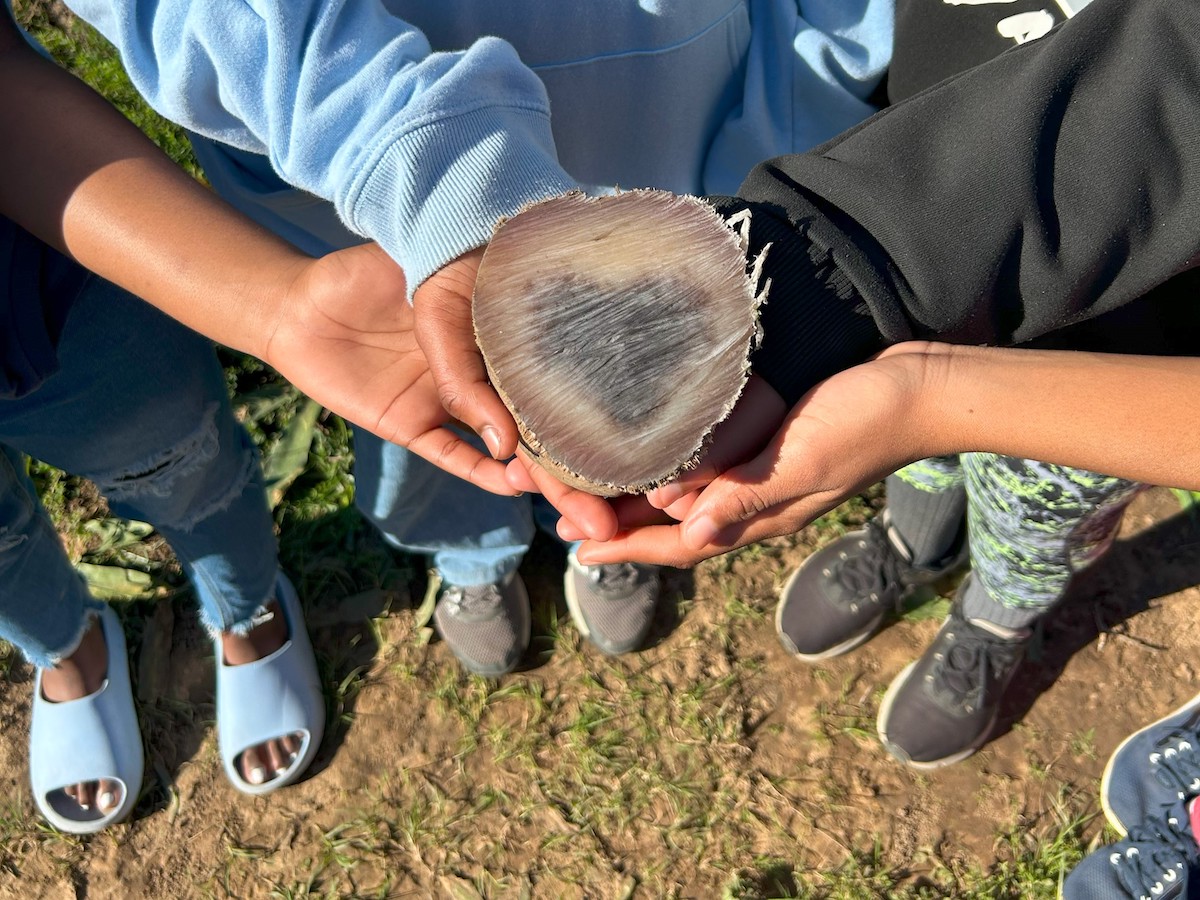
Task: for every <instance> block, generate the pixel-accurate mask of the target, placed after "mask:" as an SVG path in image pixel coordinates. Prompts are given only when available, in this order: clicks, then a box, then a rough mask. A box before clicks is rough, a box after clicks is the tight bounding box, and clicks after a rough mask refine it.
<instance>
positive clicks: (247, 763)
mask: <svg viewBox="0 0 1200 900" xmlns="http://www.w3.org/2000/svg"><path fill="white" fill-rule="evenodd" d="M238 768H239V769H241V772H242V777H243V778H245V779H246V782H247V783H248V784H263V783H265V782H266V781H267V780H268V774H267V766H266V761H265V760H264V759H263V756H262V753H261V752H260V750H259V747H248V748H247V749H246V750H245V751H244V752H243V753H242V758H241V761H240V762H239V763H238Z"/></svg>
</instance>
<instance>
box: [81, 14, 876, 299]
mask: <svg viewBox="0 0 1200 900" xmlns="http://www.w3.org/2000/svg"><path fill="white" fill-rule="evenodd" d="M68 4H69V5H70V6H71V8H72V9H73V10H74V11H75V12H77V13H78V14H79V15H80V16H82V17H83V18H84V19H86V20H87V21H89V22H91V23H92V24H94V25H95V26H96V27H97V28H98V29H99V30H100V31H101V32H102V33H103V34H104V35H105V36H106V37H107V38H108V39H109V40H111V41H112V42H113V43H114V44H115V45H116V46H117V48H118V50H119V51H120V53H121V57H122V59H123V61H124V63H125V66H126V68H127V69H128V71H129V74H130V76H131V77H132V79H133V81H134V84H135V85H136V86H137V88H138V89H139V90H140V91H141V92H142V93H143V94H144V95H145V96H146V98H147V99H148V100H149V102H150V104H151V105H152V106H153V107H154V108H155V109H157V110H158V111H159V112H160V113H162V114H163V115H164V116H166V117H167V118H169V119H172V120H174V121H176V122H178V123H180V124H182V125H183V126H185V127H186V128H188V129H190V130H191V131H193V132H195V133H196V134H198V135H202V136H204V137H206V138H210V139H212V140H213V141H215V142H218V144H224V145H226V147H227V148H232V149H229V150H226V151H221V150H214V148H213V147H204V148H202V153H201V160H202V163H204V164H205V165H206V167H209V168H212V169H214V170H216V169H218V168H219V169H220V172H219V173H217V174H218V177H215V178H214V179H213V180H214V184H215V185H216V186H217V188H218V190H220V191H221V193H223V194H224V195H225V196H226V197H227V199H230V200H231V201H232V202H233V203H234V204H235V205H236V206H238V207H239V208H241V209H243V210H244V211H246V212H249V213H250V214H251V215H252V216H254V217H255V218H257V219H258V220H259V221H263V222H266V223H267V224H269V225H271V226H272V227H274V228H275V230H276V231H279V232H280V233H283V234H284V236H285V237H288V238H289V239H292V240H294V241H296V242H297V243H299V244H300V245H301V246H304V247H305V249H309V250H310V251H312V252H315V251H317V250H321V249H328V245H329V243H331V241H329V240H324V241H323V240H322V239H321V236H320V235H319V234H318V232H319V230H320V229H319V228H318V227H316V226H313V227H310V226H309V225H307V224H306V219H307V218H309V217H310V214H311V212H312V210H311V209H310V207H311V206H312V202H313V201H311V200H309V199H308V198H304V197H302V196H298V195H297V194H296V193H295V192H294V191H289V190H286V186H285V185H283V184H279V183H278V181H277V180H276V179H275V176H276V175H277V176H278V179H281V180H282V181H283V182H286V184H287V185H293V186H295V187H297V188H300V189H301V190H302V191H305V192H308V193H309V194H311V195H315V197H317V198H322V199H323V200H326V201H329V202H330V203H332V205H333V207H334V208H335V209H336V212H337V215H338V217H339V218H340V219H341V221H342V223H344V224H345V226H346V227H347V228H349V230H350V231H352V232H353V233H355V234H357V235H362V236H364V237H366V238H370V239H373V240H376V241H378V242H379V243H380V244H381V245H382V246H383V247H384V249H386V250H387V251H388V253H389V254H391V256H392V257H393V258H394V259H396V261H397V262H399V264H400V265H401V266H402V267H403V269H404V271H405V274H406V276H407V278H408V283H409V290H410V292H411V291H412V290H413V289H415V287H416V286H417V285H419V284H420V283H421V282H422V281H423V280H424V279H425V278H427V277H428V276H429V275H430V274H432V273H433V272H434V271H436V270H437V269H438V268H440V267H441V266H443V265H444V264H445V263H447V262H448V261H450V260H452V259H454V258H455V257H457V256H459V255H461V254H462V253H464V252H466V251H467V250H469V249H472V248H474V247H477V246H480V245H482V244H484V243H485V242H486V241H487V239H488V238H489V237H490V235H491V233H492V229H493V227H494V225H495V223H496V221H497V219H499V218H500V217H502V216H507V215H511V214H513V213H515V212H516V211H517V210H518V209H519V208H521V207H522V206H523V205H525V204H527V203H529V202H531V201H534V200H538V199H542V198H544V197H548V196H552V195H554V194H558V193H561V192H563V191H565V190H569V189H571V188H574V187H577V186H583V187H585V188H586V189H589V190H605V189H611V188H613V187H620V188H634V187H657V188H663V189H667V190H672V191H676V192H681V193H697V194H705V193H709V194H711V193H731V192H733V191H734V190H735V189H736V188H737V186H738V184H739V183H740V182H741V180H742V178H743V177H744V176H745V175H746V174H747V173H748V172H749V170H750V168H751V167H752V166H753V165H754V164H756V163H758V162H761V161H762V160H764V159H768V158H770V157H773V156H777V155H780V154H783V153H788V152H795V151H800V150H805V149H808V148H809V147H811V146H813V145H814V144H816V143H819V142H821V141H823V140H825V139H826V138H829V137H832V136H833V135H834V134H836V133H838V132H839V131H841V130H843V129H845V128H847V127H849V126H851V125H853V124H855V123H857V122H859V121H860V120H862V119H863V118H865V117H866V116H867V115H869V114H870V113H871V112H873V108H872V107H871V106H870V105H869V104H868V103H867V97H868V96H869V95H870V94H871V92H872V91H873V90H874V88H875V87H876V85H877V84H878V82H879V80H880V78H881V77H882V75H883V72H884V70H885V69H886V67H887V64H888V61H889V59H890V55H891V46H892V23H893V7H894V3H893V0H579V2H575V3H571V2H567V0H386V2H379V0H68ZM551 113H553V115H551ZM222 152H223V153H224V156H223V158H221V154H222ZM272 170H273V171H272ZM315 218H319V216H318V217H315ZM305 233H308V234H311V235H316V236H317V239H316V240H312V241H305V240H304V234H305ZM334 242H336V241H334Z"/></svg>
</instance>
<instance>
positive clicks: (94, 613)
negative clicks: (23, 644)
mask: <svg viewBox="0 0 1200 900" xmlns="http://www.w3.org/2000/svg"><path fill="white" fill-rule="evenodd" d="M102 609H104V602H103V601H101V600H97V599H95V598H94V597H90V598H88V599H87V600H85V601H84V604H83V621H82V622H80V623H79V627H78V629H76V631H75V635H74V637H72V638H71V640H70V641H68V642H67V645H66V647H65V648H63V649H62V650H60V651H58V652H57V653H46V654H35V653H30V652H29V651H28V650H25V649H22V650H21V652H22V654H23V655H24V656H25V658H26V659H27V660H29V662H30V663H31V664H32V665H34V666H37V667H38V668H39V669H53V668H54V667H55V666H57V665H58V664H59V663H60V662H62V661H63V660H64V659H66V658H67V657H69V656H70V655H71V654H72V653H74V652H75V651H76V650H78V649H79V645H80V644H81V643H83V636H84V635H85V634H87V632H88V629H89V628H91V627H92V623H93V622H95V621H96V620H97V618H99V613H100V610H102Z"/></svg>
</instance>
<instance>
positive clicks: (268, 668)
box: [215, 572, 325, 794]
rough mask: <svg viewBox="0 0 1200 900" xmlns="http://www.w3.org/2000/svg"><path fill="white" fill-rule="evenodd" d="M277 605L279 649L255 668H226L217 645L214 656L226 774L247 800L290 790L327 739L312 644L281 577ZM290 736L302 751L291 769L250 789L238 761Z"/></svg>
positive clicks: (288, 586) (297, 603) (295, 599)
mask: <svg viewBox="0 0 1200 900" xmlns="http://www.w3.org/2000/svg"><path fill="white" fill-rule="evenodd" d="M275 599H276V600H277V601H278V602H279V606H280V608H281V609H282V610H283V615H284V618H285V619H286V620H287V626H288V639H287V640H286V641H285V642H284V644H283V646H282V647H280V648H279V649H278V650H276V651H275V652H274V653H271V654H270V655H269V656H264V657H263V658H262V659H260V660H256V661H255V662H251V663H245V664H243V665H240V666H231V665H227V664H226V663H225V657H224V654H223V653H222V651H221V640H220V638H219V637H218V638H217V639H216V642H215V643H216V654H217V738H218V742H219V744H220V748H221V761H222V762H223V763H224V765H225V774H226V775H228V776H229V780H230V781H232V782H233V786H234V787H236V788H237V789H238V790H239V791H242V792H244V793H247V794H266V793H269V792H271V791H273V790H275V789H276V788H281V787H283V786H284V785H286V784H291V783H292V782H293V781H295V780H296V779H297V778H299V777H300V775H301V774H303V773H304V770H305V769H307V768H308V766H309V764H310V763H311V762H312V761H313V757H315V756H316V755H317V749H318V748H319V747H320V744H321V738H322V736H323V735H324V733H325V698H324V696H323V695H322V693H321V682H320V679H319V678H318V676H317V663H316V660H315V659H314V658H313V652H312V644H311V643H310V642H309V640H308V632H307V631H306V630H305V628H304V616H303V614H302V613H301V611H300V600H299V598H298V597H297V596H296V590H295V588H293V587H292V584H291V582H290V581H288V579H287V577H286V576H285V575H284V574H283V573H282V572H280V573H279V578H278V580H277V586H276V590H275ZM289 734H296V735H299V736H300V743H301V746H300V749H299V750H298V751H297V752H296V756H295V758H294V759H293V760H292V761H291V764H290V765H289V766H288V767H287V768H286V769H285V770H284V771H283V772H281V773H280V774H279V775H277V776H276V777H275V778H272V779H271V780H270V781H267V782H264V783H263V784H251V783H250V782H249V781H247V780H246V779H245V778H243V777H242V773H241V772H239V771H238V767H237V761H238V758H239V757H240V756H241V755H242V753H244V752H245V751H246V750H248V749H249V748H251V747H255V746H257V745H259V744H263V743H265V742H267V741H270V740H273V739H275V738H282V737H286V736H287V735H289Z"/></svg>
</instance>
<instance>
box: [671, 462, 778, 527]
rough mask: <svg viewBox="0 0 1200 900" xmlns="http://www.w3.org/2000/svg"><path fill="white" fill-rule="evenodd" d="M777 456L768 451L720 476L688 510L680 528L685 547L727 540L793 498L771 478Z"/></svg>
mask: <svg viewBox="0 0 1200 900" xmlns="http://www.w3.org/2000/svg"><path fill="white" fill-rule="evenodd" d="M776 456H777V454H775V453H772V452H771V448H770V447H769V448H768V449H767V450H766V451H764V452H763V453H761V454H759V455H758V456H756V457H755V458H754V459H752V460H750V462H748V463H746V464H745V465H742V466H738V467H736V468H733V469H730V470H729V471H727V472H725V473H724V474H722V475H720V476H718V477H717V478H716V479H715V480H714V481H712V482H711V483H710V484H709V485H708V486H707V487H706V488H704V490H702V491H701V492H700V494H699V496H698V497H697V498H696V500H695V502H694V503H693V504H692V507H691V509H690V510H688V513H687V516H686V517H685V518H684V520H683V523H682V526H681V537H682V542H683V544H684V546H686V547H688V548H689V549H692V550H699V549H701V548H703V547H707V546H709V545H713V544H725V543H728V541H726V540H724V539H723V538H724V537H726V535H725V534H724V533H725V532H727V531H729V530H731V529H734V530H736V531H737V532H740V531H741V529H740V528H736V526H739V525H741V524H742V523H744V522H749V521H752V520H753V519H755V518H757V517H758V516H761V515H762V514H764V513H766V512H767V511H768V510H770V509H771V508H772V507H774V506H776V505H777V504H779V503H782V502H784V501H786V500H789V499H791V494H790V492H788V491H786V490H784V487H783V485H782V484H781V483H780V479H779V478H778V477H775V478H772V477H771V476H772V469H773V468H774V465H775V459H776Z"/></svg>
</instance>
